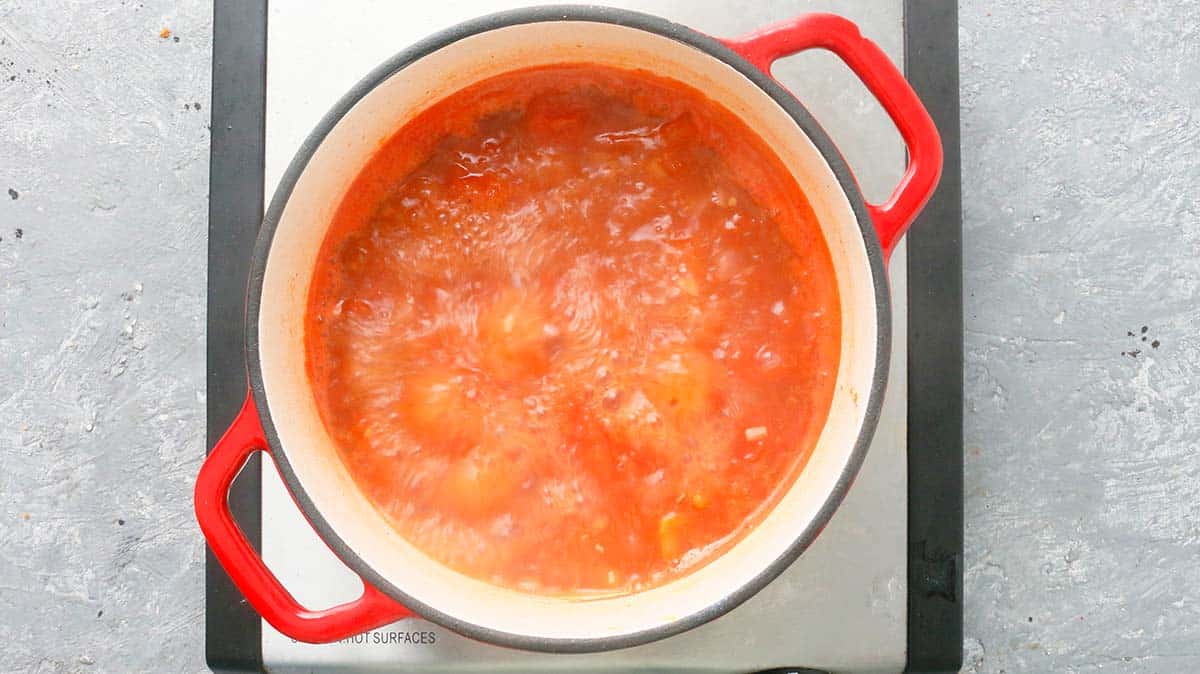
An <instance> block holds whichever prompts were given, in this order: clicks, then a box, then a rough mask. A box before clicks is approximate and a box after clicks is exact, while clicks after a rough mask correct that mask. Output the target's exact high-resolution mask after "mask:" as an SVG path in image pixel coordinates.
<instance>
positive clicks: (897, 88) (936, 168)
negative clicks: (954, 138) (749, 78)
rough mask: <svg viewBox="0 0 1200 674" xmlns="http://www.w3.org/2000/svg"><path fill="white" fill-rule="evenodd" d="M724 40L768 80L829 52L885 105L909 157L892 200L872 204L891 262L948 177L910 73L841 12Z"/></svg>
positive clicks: (938, 142)
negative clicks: (784, 61)
mask: <svg viewBox="0 0 1200 674" xmlns="http://www.w3.org/2000/svg"><path fill="white" fill-rule="evenodd" d="M722 42H723V43H724V44H725V45H726V46H727V47H729V48H730V49H732V50H733V51H735V52H737V53H738V54H739V55H741V56H742V57H743V58H745V59H746V60H747V61H749V62H750V63H751V64H753V65H754V66H755V67H757V68H758V69H759V70H762V71H763V72H764V73H766V74H767V75H768V76H770V75H771V65H772V64H773V63H774V62H775V61H776V60H778V59H780V58H783V57H785V56H791V55H793V54H797V53H799V52H802V51H805V50H807V49H813V48H820V49H826V50H828V51H831V52H833V53H834V54H835V55H837V56H838V58H840V59H842V61H843V62H845V64H846V65H847V66H849V67H850V70H852V71H854V74H855V75H857V76H858V78H859V79H860V80H862V82H863V84H865V85H866V86H867V89H868V90H869V91H870V92H871V94H872V95H874V96H875V98H876V100H878V101H879V103H880V105H881V106H883V109H884V111H885V112H887V114H888V116H889V117H891V118H892V122H893V123H895V125H896V128H897V129H898V130H899V131H900V136H901V137H902V138H903V139H904V144H905V145H906V146H907V147H908V155H909V160H908V168H907V170H906V171H905V172H904V177H902V178H901V179H900V184H899V185H897V186H896V189H895V190H893V191H892V195H891V196H890V197H888V200H887V201H885V202H883V203H882V204H870V203H868V204H867V210H869V211H870V213H871V220H872V221H873V222H874V223H875V230H876V231H877V232H878V234H879V242H880V244H881V245H882V246H883V253H884V257H885V259H886V258H890V257H891V255H892V249H893V248H895V246H896V243H897V242H899V241H900V237H902V236H904V233H905V232H906V231H908V226H909V225H910V224H912V221H913V219H914V218H916V217H917V213H919V212H920V211H921V208H922V207H923V206H924V205H925V202H927V201H929V197H930V196H931V195H932V194H933V190H934V188H935V187H937V182H938V178H940V177H941V175H942V142H941V139H940V138H939V136H938V131H937V127H936V126H935V125H934V123H933V119H931V118H930V117H929V112H928V111H926V110H925V106H924V105H922V104H921V100H920V99H919V98H917V94H916V92H915V91H913V90H912V87H911V86H909V84H908V82H907V81H906V80H905V79H904V75H902V74H901V73H900V71H899V70H898V69H897V68H896V66H895V65H894V64H893V63H892V60H891V59H890V58H888V56H887V54H885V53H884V52H883V50H882V49H880V48H879V45H877V44H875V43H874V42H872V41H870V40H868V39H867V38H865V37H863V36H862V33H860V32H859V30H858V26H856V25H854V23H853V22H851V21H849V20H848V19H846V18H844V17H841V16H838V15H836V14H824V13H813V14H802V15H800V16H798V17H795V18H793V19H788V20H786V21H781V22H779V23H775V24H771V25H769V26H766V27H764V28H761V29H759V30H757V31H755V32H753V33H750V34H748V35H744V36H742V37H738V38H733V39H729V40H722Z"/></svg>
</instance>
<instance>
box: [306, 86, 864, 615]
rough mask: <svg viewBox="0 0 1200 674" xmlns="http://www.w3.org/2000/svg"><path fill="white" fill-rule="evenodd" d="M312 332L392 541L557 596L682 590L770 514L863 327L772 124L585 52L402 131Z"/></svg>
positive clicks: (341, 236)
mask: <svg viewBox="0 0 1200 674" xmlns="http://www.w3.org/2000/svg"><path fill="white" fill-rule="evenodd" d="M305 329H306V335H305V340H306V349H307V363H308V370H309V377H310V379H311V382H312V386H313V389H314V391H315V395H316V399H317V404H318V408H319V410H320V413H321V416H322V419H323V421H324V423H325V425H326V427H327V428H328V430H329V433H330V435H331V437H332V438H333V440H334V442H335V444H336V446H337V448H338V451H339V452H340V454H341V458H342V460H343V461H344V463H345V465H346V467H347V468H348V470H349V472H350V474H351V475H352V476H353V479H354V480H355V481H356V483H357V485H358V487H359V488H361V489H362V491H363V492H364V493H365V494H366V495H367V497H368V498H369V499H370V501H371V502H372V503H373V504H374V505H375V506H376V507H377V508H378V510H379V511H380V512H381V513H382V514H383V515H384V516H385V517H386V518H387V519H388V520H389V521H390V523H391V524H392V525H393V526H394V527H395V528H396V530H397V531H398V532H399V533H400V534H401V535H402V536H404V537H405V538H406V539H407V540H409V541H411V542H412V543H413V544H414V545H415V546H417V547H418V548H419V549H421V550H422V551H424V552H425V553H426V554H428V555H430V556H431V557H433V558H434V559H437V560H439V561H440V562H442V563H444V564H446V565H448V566H450V567H452V568H454V569H456V570H458V571H460V572H462V573H464V574H467V575H469V576H472V577H475V578H479V579H482V580H484V581H487V582H491V583H495V584H499V585H502V586H505V587H510V588H514V589H517V590H521V591H526V592H533V593H542V594H558V595H562V594H576V593H590V592H607V593H613V592H616V593H620V592H635V591H638V590H642V589H645V588H648V587H653V586H655V585H660V584H662V583H664V582H666V581H669V580H671V579H673V578H675V577H678V576H679V575H681V574H685V573H687V572H688V571H689V570H692V569H695V568H697V567H698V566H699V565H702V564H704V563H706V562H707V561H710V560H711V559H713V558H714V557H715V556H717V555H719V554H720V553H721V552H722V551H723V550H724V549H726V548H727V547H728V546H730V545H732V544H734V543H735V542H736V541H738V540H739V539H740V537H742V536H743V535H745V534H746V533H747V532H748V531H749V530H751V529H752V528H753V527H754V526H755V524H756V523H757V522H758V521H759V520H760V518H761V517H762V516H763V515H764V514H765V513H766V512H767V511H769V509H770V508H771V506H772V505H773V504H774V503H775V502H776V501H777V499H778V498H779V497H780V496H781V495H782V493H783V492H784V491H786V490H787V489H788V488H789V487H790V485H791V484H792V483H793V481H794V479H795V477H796V475H797V474H798V472H799V471H800V470H801V469H802V468H803V465H804V462H805V461H806V460H807V458H808V456H809V454H810V453H811V451H812V448H813V446H814V444H815V443H816V439H817V436H818V435H819V433H820V431H821V428H822V426H823V424H824V422H825V417H826V415H827V414H828V411H829V407H830V403H831V400H832V395H833V387H834V380H835V378H836V375H837V369H838V358H839V349H840V330H841V318H840V312H839V306H838V293H837V286H836V282H835V278H834V272H833V266H832V262H831V259H830V253H829V250H828V248H827V247H826V244H825V241H824V238H823V237H822V234H821V231H820V228H819V226H818V224H817V222H816V220H815V217H814V215H813V212H812V210H811V208H810V207H809V205H808V203H807V202H806V200H805V198H804V194H803V192H802V191H801V190H800V188H799V187H798V186H797V185H796V184H795V182H794V180H793V179H792V178H791V176H790V175H789V173H788V172H787V170H786V169H785V168H784V166H783V165H782V163H781V162H780V160H779V159H778V158H777V157H776V156H775V155H774V154H773V152H772V151H771V150H770V148H769V147H767V146H766V144H765V143H764V142H763V141H762V140H761V139H760V138H759V137H758V136H757V135H756V134H755V133H754V132H752V131H751V130H750V129H749V128H747V127H746V125H745V124H744V123H743V122H741V120H740V119H739V118H737V117H735V116H734V115H733V114H732V113H731V112H729V111H728V110H725V109H724V108H722V107H721V106H719V105H718V104H716V103H715V102H713V101H711V100H709V99H708V98H706V97H705V96H704V95H703V94H702V93H701V92H699V91H697V90H695V89H692V88H690V87H687V86H685V85H682V84H680V83H678V82H675V81H672V80H667V79H662V78H660V77H657V76H654V75H651V74H649V73H645V72H640V71H631V70H628V71H627V70H621V69H616V68H610V67H604V66H597V65H587V64H578V65H560V66H551V67H542V68H533V69H527V70H521V71H517V72H513V73H509V74H505V75H502V76H499V77H495V78H492V79H488V80H485V81H483V82H481V83H479V84H476V85H473V86H471V87H469V88H467V89H465V90H462V91H460V92H458V93H455V94H453V95H451V96H449V97H448V98H445V99H443V100H441V101H440V102H438V103H437V104H435V105H433V106H432V107H431V108H430V109H428V110H426V111H425V112H423V113H422V114H421V115H419V116H418V117H417V118H415V119H414V120H413V121H412V122H410V123H408V124H407V125H405V126H404V127H403V128H401V129H400V130H398V131H397V132H396V133H395V135H394V136H393V137H392V138H391V139H390V140H388V141H387V142H386V143H385V144H384V145H383V146H382V147H380V149H379V150H378V152H377V153H376V154H375V155H374V157H373V158H372V159H371V160H370V162H369V163H368V164H367V165H366V166H365V167H364V168H363V170H362V172H361V173H360V174H359V175H358V176H357V178H356V180H355V181H354V183H353V185H352V187H351V189H350V190H349V191H348V192H347V195H346V197H345V199H344V201H343V203H342V204H341V205H340V207H339V209H338V211H337V213H336V216H335V220H334V222H333V223H332V226H331V228H330V233H329V234H328V236H327V238H326V240H325V242H324V245H323V248H322V250H321V253H320V257H319V260H318V263H317V269H316V273H315V277H314V281H313V285H312V288H311V292H310V295H309V300H308V314H307V316H306V322H305Z"/></svg>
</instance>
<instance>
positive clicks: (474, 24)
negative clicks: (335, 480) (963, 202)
mask: <svg viewBox="0 0 1200 674" xmlns="http://www.w3.org/2000/svg"><path fill="white" fill-rule="evenodd" d="M550 21H585V22H597V23H608V24H614V25H618V26H623V27H628V28H634V29H638V30H642V31H645V32H648V33H653V34H656V35H659V36H662V37H666V38H669V39H672V40H675V41H677V42H680V43H682V44H684V45H686V46H689V47H692V48H694V49H697V50H699V51H701V52H704V53H705V54H707V55H708V56H710V57H712V58H715V59H718V60H720V61H722V62H724V63H725V64H726V65H728V66H730V67H732V68H733V69H734V70H736V71H737V72H738V73H739V74H740V75H742V76H744V77H746V78H747V79H749V80H750V81H751V82H752V83H753V84H754V85H756V86H757V87H759V88H760V89H762V90H763V91H764V92H765V93H766V94H767V95H768V96H770V98H771V99H772V100H773V101H774V102H775V104H776V105H778V106H780V107H781V108H782V109H783V110H784V112H786V113H787V115H788V116H789V117H791V118H792V120H794V121H795V122H796V124H797V125H798V126H799V127H800V129H801V131H803V132H804V134H805V135H806V136H807V137H808V138H809V140H810V141H811V142H812V143H813V144H814V145H815V146H816V148H817V150H818V151H819V152H820V154H821V156H822V157H823V158H824V160H825V161H826V163H828V165H829V167H830V169H831V170H832V171H833V173H834V175H835V176H836V178H837V181H838V183H839V185H840V187H841V189H842V191H843V192H844V193H845V195H846V197H847V200H848V201H849V203H850V207H851V209H852V211H853V213H854V216H855V220H856V221H857V222H858V226H859V230H860V232H861V234H862V237H863V240H864V243H865V244H866V254H867V260H868V263H869V267H870V272H871V282H872V285H873V288H874V298H875V306H876V326H877V329H876V340H875V364H874V375H873V377H872V380H871V388H870V392H869V394H868V397H867V403H866V406H865V414H864V416H863V422H862V425H861V426H860V427H859V430H858V436H857V439H856V440H855V443H854V448H853V450H852V451H851V453H850V456H849V458H848V460H847V461H846V464H845V466H844V468H843V469H842V472H841V474H840V475H839V476H838V479H837V482H836V483H835V484H834V487H833V489H832V490H831V491H830V493H829V494H828V496H827V497H826V499H825V502H824V503H823V504H822V506H821V508H820V510H819V511H818V513H817V515H816V516H815V517H814V518H813V519H812V520H811V521H810V522H809V524H808V526H807V527H805V529H804V531H803V532H802V533H801V534H800V535H799V536H798V537H797V538H796V540H795V541H794V542H793V543H792V544H791V545H790V546H789V547H788V548H787V549H786V550H785V551H784V552H783V554H781V555H780V556H779V557H777V558H776V559H774V560H772V561H771V562H770V563H768V564H766V565H765V566H764V567H763V569H762V570H761V571H760V572H759V573H758V574H757V575H756V576H754V577H753V578H752V579H751V580H750V581H749V582H747V583H745V584H744V585H742V586H741V587H740V588H738V589H737V590H736V591H734V592H732V593H730V594H728V595H726V596H724V597H720V598H718V599H717V600H715V601H714V602H712V603H711V604H709V605H708V606H707V607H706V608H705V609H703V610H701V611H697V612H694V613H692V614H690V615H686V616H683V617H681V618H678V619H676V620H673V621H671V622H668V623H664V624H661V625H657V626H655V627H653V628H650V629H645V630H641V631H638V632H631V633H628V634H620V635H616V636H609V637H596V638H569V639H555V638H549V637H541V636H530V635H523V634H515V633H512V632H506V631H503V630H497V629H493V628H490V627H488V626H486V625H480V624H476V623H473V622H469V621H467V620H464V619H462V618H459V617H457V616H454V615H450V614H447V613H444V612H442V611H439V610H437V609H436V608H434V607H432V606H429V605H427V604H425V603H423V602H420V601H417V600H416V599H414V598H412V597H411V596H409V595H408V593H406V592H405V591H404V590H403V589H402V588H400V587H397V586H395V585H394V584H392V583H391V582H390V581H388V580H387V579H386V578H384V577H383V576H382V575H381V574H379V573H377V572H376V571H375V570H374V569H373V568H372V567H371V566H370V565H368V564H367V563H366V562H365V561H364V560H363V559H362V558H361V557H359V556H358V555H357V554H356V553H355V552H354V550H353V549H352V548H351V547H350V546H348V545H347V544H346V543H345V541H344V540H343V539H342V538H341V537H340V536H339V535H338V534H337V532H336V531H335V530H334V528H333V527H331V526H330V525H329V523H328V521H327V520H326V519H325V518H324V517H323V516H322V515H321V512H320V510H319V509H318V508H317V507H316V505H315V504H314V503H313V501H312V500H311V498H310V497H309V495H308V493H307V492H306V491H305V490H304V488H303V486H302V485H301V483H300V480H299V479H298V478H297V476H296V473H295V472H294V470H293V469H292V467H291V465H290V463H289V462H288V459H287V452H286V449H285V448H284V447H283V445H282V444H281V443H280V441H279V435H278V433H277V432H276V429H275V424H274V421H273V420H272V417H271V411H270V402H269V401H268V399H267V395H266V389H265V385H264V380H263V375H262V366H261V362H260V359H259V338H258V332H259V331H258V322H259V315H260V310H261V306H262V290H263V280H264V276H265V272H266V263H267V258H268V256H269V253H270V249H271V244H272V242H273V240H274V237H275V231H276V228H277V227H278V225H279V222H280V219H281V217H282V215H283V212H284V209H285V206H286V205H287V202H288V200H289V199H290V197H291V194H292V191H293V189H294V188H295V186H296V183H297V181H298V180H299V179H300V176H301V175H302V174H303V173H304V171H305V169H306V168H307V166H308V163H309V160H310V159H311V158H312V157H313V155H314V154H315V152H316V151H317V149H318V148H319V147H320V145H321V144H322V142H323V141H324V140H325V137H326V136H327V135H328V134H329V132H330V131H331V130H332V129H333V128H334V126H336V125H337V124H338V122H340V121H341V120H342V118H343V117H345V116H346V114H347V113H348V112H349V111H350V110H351V109H352V108H353V107H354V106H355V104H357V103H358V102H359V100H361V99H362V98H363V97H365V96H366V95H367V94H368V93H369V92H370V91H372V90H373V89H374V88H375V87H377V86H378V85H379V84H381V83H383V82H384V81H385V80H387V79H388V78H390V77H391V76H393V75H395V74H396V73H397V72H399V71H401V70H403V69H404V68H406V67H407V66H409V65H410V64H412V63H414V62H416V61H417V60H419V59H421V58H423V57H425V56H427V55H429V54H431V53H433V52H435V51H438V50H440V49H443V48H445V47H448V46H450V45H452V44H454V43H455V42H458V41H460V40H462V39H464V38H467V37H470V36H472V35H475V34H479V33H484V32H488V31H491V30H496V29H500V28H506V27H510V26H517V25H523V24H530V23H539V22H550ZM244 330H245V333H244V339H245V345H246V347H245V348H246V367H247V371H248V375H249V382H250V390H251V393H252V395H253V397H254V401H255V404H256V405H257V408H258V410H259V414H260V421H261V422H262V428H263V431H264V432H265V437H266V439H267V444H268V445H269V449H270V453H271V455H272V457H273V458H274V460H275V463H276V465H277V467H278V469H279V473H280V475H281V476H282V478H283V481H284V484H285V485H286V486H287V488H288V491H289V492H290V493H291V495H292V497H293V498H294V499H295V501H296V504H297V506H299V508H300V510H301V511H302V512H303V514H304V516H305V517H306V518H307V520H308V522H309V524H310V525H311V526H312V527H313V528H314V529H315V530H316V532H317V534H318V535H319V536H320V537H321V539H322V540H323V541H324V542H325V543H326V545H328V546H329V548H330V549H331V550H332V551H333V552H334V554H335V555H337V556H338V558H339V559H341V560H342V562H343V563H345V564H346V565H347V566H348V567H349V568H350V569H351V570H352V571H353V572H354V573H355V574H357V575H358V576H359V577H360V578H361V579H362V580H363V582H365V583H369V584H370V585H373V586H375V587H376V588H378V589H379V590H380V591H382V592H384V593H385V594H387V595H389V596H390V597H392V598H393V599H395V600H396V601H398V602H400V603H401V604H403V605H404V606H406V607H407V608H409V609H410V610H412V611H413V613H414V614H416V615H418V616H419V617H421V618H424V619H427V620H429V621H431V622H433V623H436V624H438V625H441V626H442V627H445V628H447V629H449V630H452V631H454V632H457V633H459V634H463V635H465V636H468V637H470V638H474V639H478V640H482V641H486V642H490V643H493V644H497V645H500V646H506V647H510V648H521V649H526V650H534V651H544V652H554V653H589V652H596V651H605V650H615V649H621V648H628V647H631V646H638V645H641V644H646V643H649V642H652V641H656V640H658V639H662V638H665V637H669V636H674V635H676V634H679V633H681V632H684V631H687V630H689V629H691V628H693V627H696V626H699V625H702V624H704V623H706V622H708V621H710V620H713V619H715V618H717V617H719V616H721V615H723V614H725V613H727V612H729V611H730V610H732V609H733V608H735V607H737V606H738V605H740V604H742V603H743V602H745V601H746V600H747V599H749V598H750V597H752V596H754V595H755V594H756V593H758V591H759V590H761V589H762V588H763V587H765V586H766V585H767V584H768V583H770V582H771V581H772V580H774V579H775V578H776V577H777V576H779V574H780V573H782V572H783V571H784V570H785V569H786V568H787V567H788V566H790V565H791V563H792V562H793V561H795V560H796V559H797V558H798V557H799V556H800V555H801V554H802V553H803V552H804V551H805V550H806V549H807V548H808V547H809V545H811V544H812V542H813V541H814V540H815V539H816V537H817V535H818V534H819V533H820V532H821V530H822V529H824V527H825V525H826V524H828V522H829V520H830V518H831V517H832V516H833V513H834V512H835V511H836V510H837V508H838V506H839V505H841V502H842V500H843V499H844V498H845V495H846V493H847V492H848V490H849V488H850V485H851V484H852V483H853V481H854V478H855V476H856V475H857V474H858V471H859V468H860V467H861V466H862V463H863V460H864V459H865V457H866V453H867V450H868V448H869V447H870V444H871V440H872V438H873V436H874V433H875V427H876V425H877V423H878V420H879V414H880V409H881V407H882V404H883V393H884V389H885V387H886V384H887V377H888V366H889V359H890V355H891V298H890V291H889V287H888V277H887V271H886V265H885V264H884V254H883V249H882V247H881V245H880V243H879V238H878V235H877V234H876V231H875V226H874V224H873V222H872V220H871V217H870V215H869V212H868V210H867V207H866V203H865V200H864V198H863V196H862V193H861V191H860V189H859V187H858V183H857V182H856V181H855V179H854V177H853V174H852V173H851V172H850V169H849V167H848V166H847V164H846V161H845V159H844V158H843V157H842V155H841V153H840V152H839V151H838V150H837V147H836V146H835V145H834V143H833V141H832V140H831V139H830V138H829V136H828V135H827V134H826V133H825V131H824V129H822V128H821V126H820V125H819V124H818V123H817V121H816V120H815V119H814V118H813V117H812V115H811V114H810V113H809V112H808V110H807V109H805V108H804V106H803V105H802V104H801V103H800V101H799V100H798V99H796V97H795V96H793V95H792V94H791V93H790V92H789V91H787V90H786V89H785V88H784V87H783V86H782V85H781V84H779V83H778V82H777V81H776V80H775V79H774V78H773V77H772V76H771V75H770V73H767V72H764V71H762V70H760V69H759V68H757V67H756V66H754V65H753V64H751V63H750V62H749V61H747V60H746V59H745V58H743V57H742V56H740V55H739V54H737V53H736V52H734V51H733V50H732V49H730V48H729V47H727V46H726V45H725V44H723V43H721V42H720V41H719V40H717V39H716V38H713V37H710V36H708V35H705V34H704V33H701V32H699V31H697V30H695V29H692V28H689V27H687V26H684V25H682V24H679V23H675V22H673V21H670V20H667V19H664V18H662V17H659V16H655V15H653V14H647V13H643V12H637V11H633V10H626V9H618V8H613V7H605V6H597V5H548V6H541V7H530V8H524V9H515V10H509V11H504V12H498V13H495V14H488V15H485V16H481V17H477V18H475V19H471V20H468V21H465V22H463V23H460V24H457V25H455V26H452V27H450V28H447V29H444V30H442V31H440V32H438V33H435V34H433V35H432V36H430V37H427V38H425V39H424V40H421V41H420V42H417V43H415V44H413V45H412V46H410V47H408V48H407V49H404V50H402V51H400V52H398V53H397V54H396V55H394V56H392V57H391V58H389V59H388V60H386V61H384V62H383V63H382V64H380V65H379V66H377V67H376V68H374V69H373V70H372V71H371V72H370V73H368V74H367V75H366V76H365V77H364V78H363V79H361V80H360V81H359V82H358V83H357V84H355V85H354V86H353V87H352V88H351V89H350V90H349V91H348V92H347V93H346V94H345V95H343V96H342V97H341V98H340V99H339V100H338V102H337V103H336V104H335V105H334V106H333V107H332V108H330V110H329V111H328V112H327V113H325V115H324V116H323V117H322V118H321V120H320V122H318V124H317V125H316V126H315V127H314V129H313V131H312V132H311V133H310V134H309V135H308V136H307V138H306V139H305V140H304V143H303V144H302V145H301V146H300V148H299V149H298V150H297V152H296V154H295V156H294V157H293V158H292V160H291V162H290V163H289V164H288V167H287V170H286V171H285V172H284V173H283V175H282V176H281V178H280V180H279V184H278V186H277V187H276V189H275V193H274V195H273V196H272V198H271V202H270V206H269V207H268V209H267V211H266V214H265V216H264V217H263V222H262V226H261V228H260V229H259V233H258V237H257V239H256V241H255V245H254V252H253V257H252V259H251V267H250V276H249V279H248V282H247V289H246V314H245V324H244Z"/></svg>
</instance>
